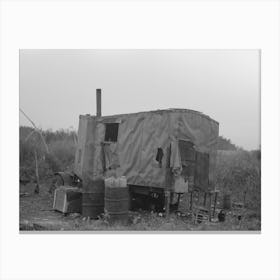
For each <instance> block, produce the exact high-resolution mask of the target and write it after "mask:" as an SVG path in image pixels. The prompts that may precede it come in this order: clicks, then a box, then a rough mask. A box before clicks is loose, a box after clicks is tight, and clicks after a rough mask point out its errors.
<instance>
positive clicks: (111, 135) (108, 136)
mask: <svg viewBox="0 0 280 280" xmlns="http://www.w3.org/2000/svg"><path fill="white" fill-rule="evenodd" d="M118 131H119V124H118V123H106V130H105V141H108V142H117V141H118Z"/></svg>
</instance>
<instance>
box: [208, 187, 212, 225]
mask: <svg viewBox="0 0 280 280" xmlns="http://www.w3.org/2000/svg"><path fill="white" fill-rule="evenodd" d="M208 194H209V222H211V200H212V199H211V198H212V194H211V192H209V193H208Z"/></svg>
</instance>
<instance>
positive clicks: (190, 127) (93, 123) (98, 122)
mask: <svg viewBox="0 0 280 280" xmlns="http://www.w3.org/2000/svg"><path fill="white" fill-rule="evenodd" d="M106 123H119V130H118V139H117V142H116V143H112V144H110V143H104V139H105V130H106ZM218 129H219V126H218V123H217V122H215V121H213V120H212V119H210V118H209V117H207V116H205V115H202V114H200V113H197V112H194V111H190V110H163V111H152V112H145V113H135V114H126V115H118V116H110V117H101V118H99V119H97V118H96V117H89V116H81V117H80V124H79V132H78V133H79V138H78V141H79V144H78V149H77V154H76V162H75V163H76V164H75V166H76V172H77V171H78V172H77V174H78V175H80V176H82V178H90V179H94V178H96V177H100V176H103V175H105V173H104V170H105V169H107V170H108V167H109V166H108V161H110V160H111V161H112V160H113V161H115V160H117V162H118V167H116V168H115V170H116V173H117V175H118V176H121V175H123V176H126V178H127V181H128V183H129V184H132V185H140V186H150V187H164V188H170V182H169V181H168V178H167V176H166V175H167V172H166V169H167V168H169V167H170V162H171V161H170V159H171V158H172V156H173V155H170V151H171V147H172V143H173V144H174V143H178V140H179V139H183V140H187V141H191V142H192V143H194V145H195V149H196V150H198V151H200V152H206V153H209V179H210V181H211V180H213V177H214V168H215V159H216V141H217V137H218ZM104 146H105V147H106V148H105V151H104ZM110 146H111V147H110ZM159 148H160V149H161V153H162V154H161V163H159V161H157V159H158V151H159ZM110 149H112V154H114V157H115V159H114V158H113V159H112V158H111V159H109V160H108V158H110V155H109V154H110ZM79 150H81V151H82V152H79ZM106 153H107V156H106ZM108 153H109V154H108ZM79 154H81V160H80V162H78V159H77V158H78V156H79ZM106 157H107V160H106ZM116 157H117V159H116ZM106 162H107V163H106ZM106 164H107V166H106Z"/></svg>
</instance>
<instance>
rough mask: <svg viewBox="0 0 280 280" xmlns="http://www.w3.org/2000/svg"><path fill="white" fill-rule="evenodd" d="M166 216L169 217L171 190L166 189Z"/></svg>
mask: <svg viewBox="0 0 280 280" xmlns="http://www.w3.org/2000/svg"><path fill="white" fill-rule="evenodd" d="M164 194H165V216H166V218H169V212H170V208H169V207H170V191H165V193H164Z"/></svg>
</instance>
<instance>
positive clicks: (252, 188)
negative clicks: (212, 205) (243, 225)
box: [216, 150, 261, 214]
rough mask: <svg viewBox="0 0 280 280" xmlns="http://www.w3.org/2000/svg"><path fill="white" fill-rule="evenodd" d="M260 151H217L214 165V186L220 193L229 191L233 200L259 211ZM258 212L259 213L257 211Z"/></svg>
mask: <svg viewBox="0 0 280 280" xmlns="http://www.w3.org/2000/svg"><path fill="white" fill-rule="evenodd" d="M260 155H261V154H260V151H252V152H247V151H242V150H238V151H230V152H229V151H219V152H218V156H217V167H216V187H217V188H218V189H219V190H220V191H221V195H223V194H225V193H230V194H231V195H232V199H233V200H234V201H241V202H243V200H244V197H245V198H246V201H245V202H246V205H247V207H249V208H251V209H254V210H257V211H259V212H260V209H261V156H260ZM259 214H260V213H259Z"/></svg>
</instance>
